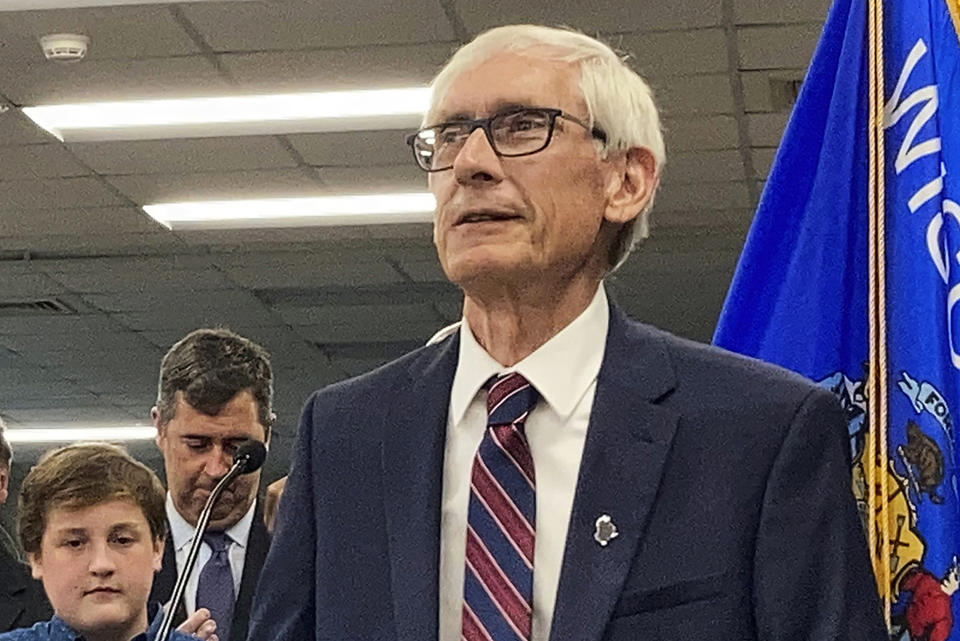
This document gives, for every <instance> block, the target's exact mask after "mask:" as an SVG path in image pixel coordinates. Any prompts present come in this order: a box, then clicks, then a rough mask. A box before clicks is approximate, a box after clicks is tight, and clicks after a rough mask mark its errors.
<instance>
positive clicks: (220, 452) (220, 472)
mask: <svg viewBox="0 0 960 641" xmlns="http://www.w3.org/2000/svg"><path fill="white" fill-rule="evenodd" d="M232 464H233V457H232V456H231V455H230V454H228V453H227V452H226V450H224V448H222V447H220V446H219V445H215V446H213V447H211V448H210V451H209V452H208V453H207V456H206V460H205V461H204V463H203V471H204V473H205V474H206V475H207V476H209V477H210V478H215V479H219V478H222V477H224V476H226V474H227V472H229V471H230V466H231V465H232Z"/></svg>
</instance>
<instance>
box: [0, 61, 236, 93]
mask: <svg viewBox="0 0 960 641" xmlns="http://www.w3.org/2000/svg"><path fill="white" fill-rule="evenodd" d="M0 90H2V91H3V93H4V95H6V96H7V97H8V98H10V99H11V100H13V101H14V102H16V103H17V104H18V105H40V104H46V103H50V104H67V103H71V102H100V101H110V100H131V99H146V98H173V97H187V96H196V95H202V96H211V95H224V94H230V93H235V92H236V89H235V88H234V87H232V86H231V85H230V84H229V83H228V82H227V80H226V79H225V78H224V77H222V76H221V75H220V74H219V73H218V72H217V70H216V69H215V68H214V66H213V65H212V64H211V63H210V61H209V60H207V59H206V58H204V57H203V56H187V57H183V58H149V59H144V60H90V61H85V62H82V63H79V64H76V65H51V64H50V63H47V62H44V63H42V64H24V65H13V66H5V65H0Z"/></svg>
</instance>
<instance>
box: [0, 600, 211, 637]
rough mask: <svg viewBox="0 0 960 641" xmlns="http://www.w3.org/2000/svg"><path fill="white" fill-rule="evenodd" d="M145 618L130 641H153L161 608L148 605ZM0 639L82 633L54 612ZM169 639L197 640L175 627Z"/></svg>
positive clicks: (69, 635) (161, 620) (71, 635)
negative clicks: (144, 628)
mask: <svg viewBox="0 0 960 641" xmlns="http://www.w3.org/2000/svg"><path fill="white" fill-rule="evenodd" d="M147 618H149V619H150V625H149V626H148V627H147V631H146V632H141V633H140V634H138V635H137V636H135V637H133V639H131V640H130V641H155V639H156V636H157V632H159V631H160V624H161V623H162V622H163V608H161V607H160V604H158V603H155V604H152V605H150V606H149V608H148V610H147ZM0 641H83V635H81V634H79V633H78V632H76V631H75V630H74V629H73V628H71V627H70V626H69V625H67V623H66V622H65V621H64V620H63V619H61V618H60V617H58V616H57V615H56V614H55V615H53V618H52V619H50V620H49V621H41V622H40V623H36V624H34V625H33V626H32V627H29V628H20V629H19V630H11V631H10V632H5V633H3V634H0ZM170 641H197V640H196V639H195V638H194V637H192V636H190V635H187V634H184V633H183V632H180V631H178V630H176V629H174V630H171V631H170Z"/></svg>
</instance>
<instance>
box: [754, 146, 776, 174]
mask: <svg viewBox="0 0 960 641" xmlns="http://www.w3.org/2000/svg"><path fill="white" fill-rule="evenodd" d="M776 155H777V150H776V149H775V148H773V147H764V148H762V149H754V150H753V168H754V170H755V171H756V172H757V176H758V177H760V178H766V176H767V174H769V173H770V167H771V166H772V165H773V159H774V157H775V156H776Z"/></svg>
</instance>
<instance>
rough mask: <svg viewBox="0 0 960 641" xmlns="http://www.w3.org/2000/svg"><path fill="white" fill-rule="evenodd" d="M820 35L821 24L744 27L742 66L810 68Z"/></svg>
mask: <svg viewBox="0 0 960 641" xmlns="http://www.w3.org/2000/svg"><path fill="white" fill-rule="evenodd" d="M819 38H820V25H819V24H801V25H789V26H758V27H741V28H739V29H737V43H738V47H739V49H740V69H741V70H751V69H779V68H788V69H796V68H806V67H807V65H808V64H809V63H810V56H811V55H813V50H814V48H815V47H816V46H817V40H818V39H819Z"/></svg>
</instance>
